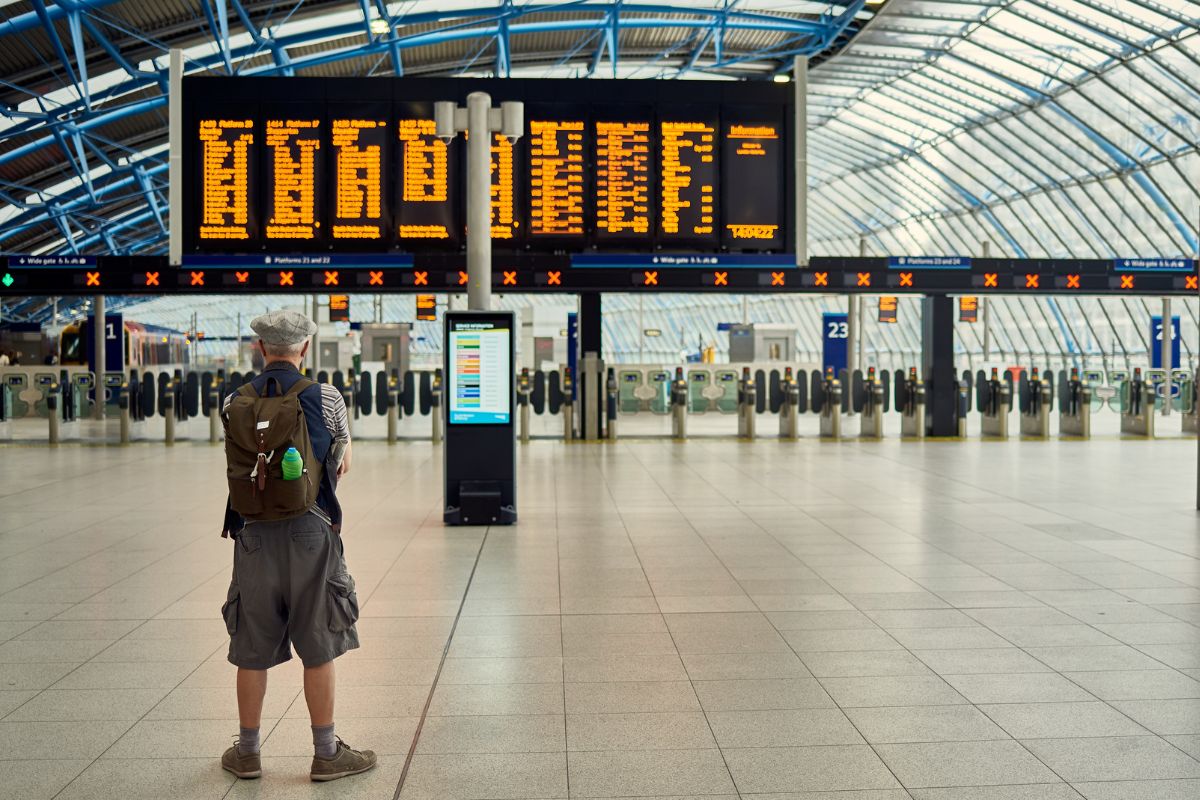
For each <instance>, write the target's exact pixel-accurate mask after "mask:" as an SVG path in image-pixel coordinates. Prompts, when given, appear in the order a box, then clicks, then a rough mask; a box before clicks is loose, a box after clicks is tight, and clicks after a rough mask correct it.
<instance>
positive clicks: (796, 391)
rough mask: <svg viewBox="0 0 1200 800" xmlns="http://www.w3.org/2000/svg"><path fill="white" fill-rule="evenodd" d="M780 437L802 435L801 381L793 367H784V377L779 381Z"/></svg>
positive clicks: (790, 437) (786, 437)
mask: <svg viewBox="0 0 1200 800" xmlns="http://www.w3.org/2000/svg"><path fill="white" fill-rule="evenodd" d="M779 394H780V401H781V402H780V404H779V438H780V439H798V438H799V437H800V416H799V415H800V412H801V411H802V409H801V408H800V399H801V398H800V382H799V381H798V380H796V376H795V375H793V374H792V368H791V367H784V368H783V378H782V379H781V380H780V382H779Z"/></svg>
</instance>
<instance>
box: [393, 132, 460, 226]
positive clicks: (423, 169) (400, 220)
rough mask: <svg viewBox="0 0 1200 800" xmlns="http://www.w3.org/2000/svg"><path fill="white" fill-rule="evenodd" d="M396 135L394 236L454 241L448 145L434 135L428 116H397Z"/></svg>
mask: <svg viewBox="0 0 1200 800" xmlns="http://www.w3.org/2000/svg"><path fill="white" fill-rule="evenodd" d="M396 136H397V138H398V139H399V141H400V180H399V187H400V198H399V201H398V202H397V204H396V232H397V235H398V236H399V238H400V239H401V240H409V239H413V240H435V241H442V242H448V241H451V240H454V241H457V240H458V238H459V237H458V231H457V228H456V224H455V219H454V217H455V214H454V205H453V200H452V196H451V191H450V186H451V180H452V179H453V178H452V177H451V176H452V174H453V172H454V170H452V169H451V148H450V146H449V144H448V143H446V142H444V141H442V140H441V139H439V138H437V136H436V135H434V124H433V120H432V119H400V120H398V121H397V124H396ZM454 177H457V176H454Z"/></svg>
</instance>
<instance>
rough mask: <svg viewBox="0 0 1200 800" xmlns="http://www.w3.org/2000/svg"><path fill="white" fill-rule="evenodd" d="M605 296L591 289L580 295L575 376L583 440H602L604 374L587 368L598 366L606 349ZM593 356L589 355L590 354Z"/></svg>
mask: <svg viewBox="0 0 1200 800" xmlns="http://www.w3.org/2000/svg"><path fill="white" fill-rule="evenodd" d="M601 309H602V304H601V295H600V293H599V292H589V293H587V294H583V295H580V296H579V374H578V375H576V376H574V377H575V379H576V380H577V381H578V390H579V394H578V396H579V400H580V402H579V403H578V406H577V407H578V409H579V412H578V414H579V435H580V438H582V439H599V438H600V436H601V428H602V425H603V416H604V413H603V408H604V406H603V404H602V403H601V402H600V400H601V398H602V397H603V392H602V386H603V380H604V379H603V373H602V371H600V370H597V371H596V372H595V373H589V371H588V369H586V367H589V366H591V365H593V364H596V365H598V364H599V361H600V358H601V357H602V354H603V352H604V350H603V335H602V333H601V323H602V320H603V315H602V310H601ZM589 355H590V356H593V358H588V356H589Z"/></svg>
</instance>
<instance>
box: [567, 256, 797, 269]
mask: <svg viewBox="0 0 1200 800" xmlns="http://www.w3.org/2000/svg"><path fill="white" fill-rule="evenodd" d="M571 266H572V267H607V268H609V269H655V268H657V267H662V268H664V269H671V268H675V267H692V268H699V269H722V268H734V269H737V268H754V267H758V268H762V269H766V268H770V269H779V268H780V267H791V268H793V269H794V268H795V266H796V256H795V255H793V254H791V253H779V254H775V255H762V254H757V253H723V254H719V255H711V254H703V255H701V254H696V255H681V254H673V255H663V254H661V253H659V254H657V255H651V254H645V255H642V254H637V253H617V254H612V255H608V254H604V255H601V254H598V253H576V254H574V255H572V256H571Z"/></svg>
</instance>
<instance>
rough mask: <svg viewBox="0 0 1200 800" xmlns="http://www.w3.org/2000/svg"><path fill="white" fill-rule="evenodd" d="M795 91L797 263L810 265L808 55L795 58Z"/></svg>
mask: <svg viewBox="0 0 1200 800" xmlns="http://www.w3.org/2000/svg"><path fill="white" fill-rule="evenodd" d="M792 83H794V84H795V93H796V120H795V133H794V135H795V137H796V266H797V267H807V266H808V56H796V57H795V59H794V60H793V61H792Z"/></svg>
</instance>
